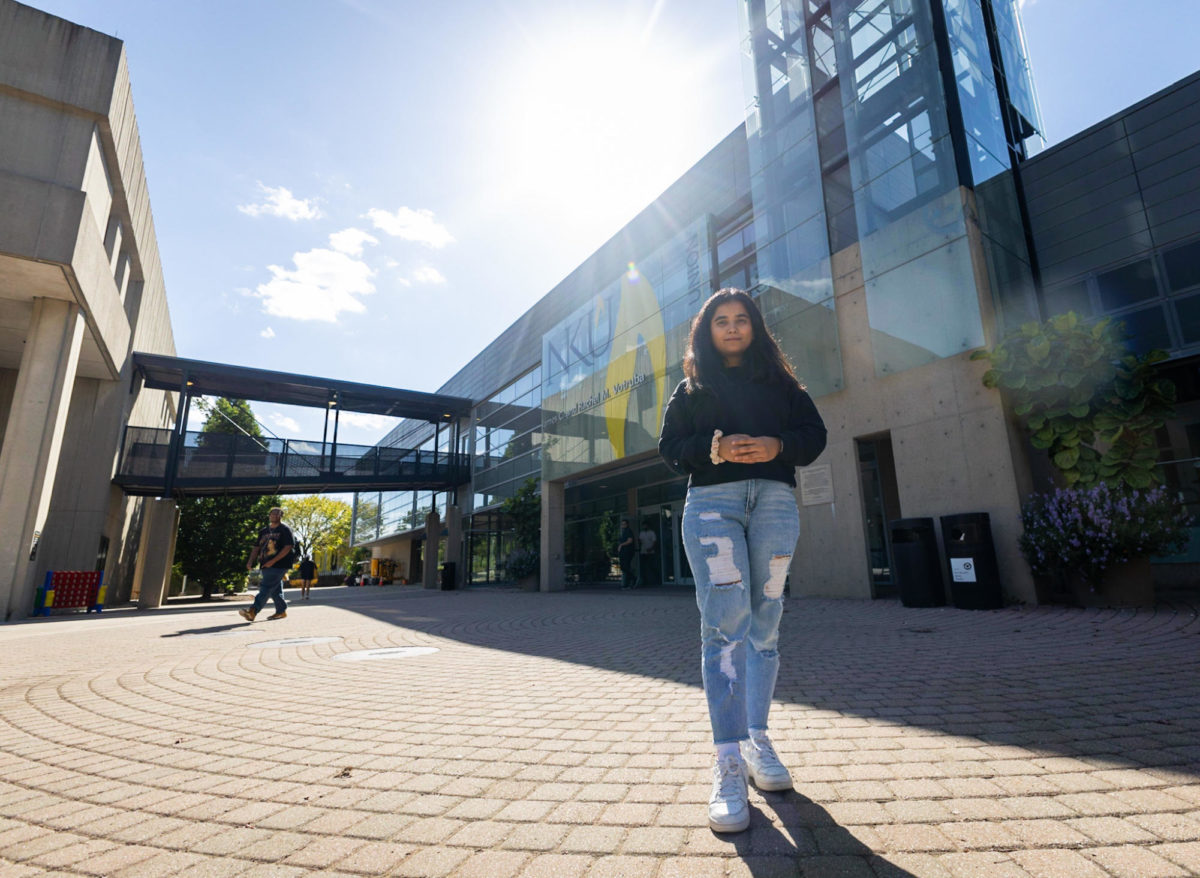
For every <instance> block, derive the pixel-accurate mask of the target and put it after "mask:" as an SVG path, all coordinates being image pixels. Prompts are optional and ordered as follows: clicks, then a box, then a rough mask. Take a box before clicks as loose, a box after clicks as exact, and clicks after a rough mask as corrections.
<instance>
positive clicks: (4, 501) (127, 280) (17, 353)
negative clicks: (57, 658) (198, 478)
mask: <svg viewBox="0 0 1200 878" xmlns="http://www.w3.org/2000/svg"><path fill="white" fill-rule="evenodd" d="M133 350H139V351H146V352H154V353H165V354H173V353H174V352H175V346H174V341H173V337H172V333H171V322H170V316H169V314H168V311H167V300H166V294H165V291H164V287H163V277H162V267H161V265H160V264H159V255H158V245H157V242H156V240H155V235H154V222H153V219H152V216H151V212H150V198H149V192H148V189H147V185H146V177H145V173H144V169H143V166H142V153H141V147H140V144H139V139H138V128H137V121H136V118H135V115H134V107H133V98H132V93H131V86H130V81H129V71H128V67H127V65H126V59H125V50H124V46H123V44H122V43H121V41H120V40H117V39H114V38H112V37H108V36H105V35H103V34H100V33H97V32H95V31H92V30H88V29H87V28H83V27H79V26H78V25H74V24H71V23H69V22H66V21H63V20H62V19H59V18H56V17H54V16H51V15H47V14H45V13H42V12H39V11H37V10H35V9H31V8H30V7H28V6H24V5H22V4H20V3H16V2H13V0H0V436H2V437H3V439H2V443H3V444H0V533H3V534H4V540H3V541H2V542H0V612H3V614H4V618H5V619H10V618H20V617H23V616H27V615H29V613H30V611H31V610H32V609H33V600H34V592H35V590H36V588H37V586H38V585H40V584H41V581H42V578H43V576H44V574H45V571H47V570H103V571H104V572H105V582H106V584H107V587H108V599H109V602H114V601H124V600H128V599H129V598H131V597H134V596H137V595H138V594H139V590H140V593H141V596H142V598H143V599H144V600H146V601H149V602H151V603H153V602H156V601H157V600H159V599H160V598H161V592H162V586H163V584H164V582H165V579H166V577H167V575H168V572H169V568H170V563H169V561H170V555H171V546H172V543H173V535H174V521H175V510H174V503H173V502H172V501H153V500H150V501H145V500H141V499H132V498H126V497H125V496H124V495H123V494H122V492H121V490H120V489H119V488H117V487H115V486H114V485H113V483H112V475H113V471H114V467H115V465H116V461H117V454H118V450H119V447H120V443H121V437H122V431H123V429H124V427H125V425H126V424H139V425H146V426H169V425H170V424H171V420H172V417H173V413H174V394H171V393H165V392H162V391H145V392H139V389H138V388H136V387H133V386H132V377H131V369H130V354H131V352H132V351H133ZM139 587H140V589H139Z"/></svg>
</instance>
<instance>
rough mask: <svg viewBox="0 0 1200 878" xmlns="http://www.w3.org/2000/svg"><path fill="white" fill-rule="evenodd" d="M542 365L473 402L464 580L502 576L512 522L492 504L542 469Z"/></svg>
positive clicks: (481, 580)
mask: <svg viewBox="0 0 1200 878" xmlns="http://www.w3.org/2000/svg"><path fill="white" fill-rule="evenodd" d="M541 405H542V369H541V366H538V367H536V368H534V369H532V370H530V371H529V372H526V373H525V374H524V375H522V376H521V377H520V378H518V379H517V380H516V381H514V382H512V383H511V384H509V385H507V386H506V387H504V388H503V389H502V390H500V391H498V392H497V393H495V394H493V395H492V396H491V397H489V398H488V399H487V400H485V401H484V402H481V403H480V404H479V405H478V406H476V407H475V431H474V432H475V435H474V446H475V447H474V452H473V455H474V456H473V463H472V467H473V475H472V481H473V483H474V491H475V496H474V503H473V506H472V509H473V510H474V511H473V512H472V514H471V517H470V520H469V521H468V522H467V523H466V533H465V537H466V541H467V558H468V559H469V561H468V563H469V564H470V570H469V572H468V574H467V575H468V578H469V581H470V582H475V583H488V582H497V581H501V580H503V579H505V573H504V569H503V566H502V565H503V562H504V559H505V558H507V557H508V555H509V553H510V552H512V550H513V544H512V540H513V535H512V526H511V524H510V523H509V522H508V521H507V520H506V517H505V516H504V515H502V514H501V513H500V512H499V511H498V510H497V509H496V508H495V507H496V506H497V504H499V503H501V502H503V501H504V500H505V499H507V498H508V497H511V496H513V494H515V493H516V492H517V489H518V488H520V487H521V485H523V484H524V483H525V481H526V480H528V479H530V478H533V479H540V478H541V474H542V409H541Z"/></svg>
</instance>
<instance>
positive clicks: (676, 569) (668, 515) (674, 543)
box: [638, 500, 695, 586]
mask: <svg viewBox="0 0 1200 878" xmlns="http://www.w3.org/2000/svg"><path fill="white" fill-rule="evenodd" d="M682 518H683V501H682V500H675V501H674V502H671V503H662V504H658V505H655V506H646V507H643V508H642V509H641V510H639V512H638V519H639V521H640V522H641V523H646V522H651V523H652V524H651V527H654V525H653V522H654V521H655V520H656V519H657V523H658V526H657V528H655V535H656V536H657V537H658V544H657V545H656V546H655V553H656V555H657V560H658V565H657V566H658V573H659V579H658V583H659V584H662V585H685V586H692V585H695V582H694V581H693V579H692V568H691V567H690V566H688V560H687V555H686V554H685V553H684V551H683V529H682V527H681V526H680V525H681V520H682Z"/></svg>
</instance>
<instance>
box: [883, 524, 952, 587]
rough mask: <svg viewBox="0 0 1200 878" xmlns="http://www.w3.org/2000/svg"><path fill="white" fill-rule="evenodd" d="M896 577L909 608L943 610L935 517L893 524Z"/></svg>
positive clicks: (893, 569) (894, 571) (893, 559)
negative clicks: (934, 526) (940, 608)
mask: <svg viewBox="0 0 1200 878" xmlns="http://www.w3.org/2000/svg"><path fill="white" fill-rule="evenodd" d="M890 530H891V537H892V575H893V577H894V578H895V580H896V586H897V588H898V589H899V590H900V603H902V604H903V605H904V606H906V607H942V606H945V605H946V590H945V588H944V587H943V586H942V562H941V559H940V558H939V557H938V547H937V533H936V532H935V531H934V529H933V519H932V518H898V519H896V520H895V521H893V522H891V524H890Z"/></svg>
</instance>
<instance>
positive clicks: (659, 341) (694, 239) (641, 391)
mask: <svg viewBox="0 0 1200 878" xmlns="http://www.w3.org/2000/svg"><path fill="white" fill-rule="evenodd" d="M708 240H709V221H708V218H707V217H705V218H703V219H700V220H697V221H696V222H694V223H692V225H691V226H689V227H688V228H686V229H684V230H683V231H682V232H680V233H679V234H678V235H676V236H675V237H673V238H672V239H671V240H670V241H668V242H667V243H666V244H664V245H662V246H661V247H658V248H657V249H655V250H653V251H651V252H650V253H648V254H642V255H638V256H637V260H636V261H635V262H630V263H629V266H628V268H627V269H626V270H625V271H623V272H621V274H620V275H619V276H618V277H615V278H613V279H612V280H611V281H609V282H608V283H606V284H602V285H599V287H598V289H597V290H596V292H595V294H594V295H593V296H592V297H591V298H590V299H589V301H587V302H586V303H585V304H583V305H582V306H580V307H579V308H577V309H576V310H575V311H574V312H573V313H572V314H571V315H570V316H569V317H567V318H566V319H565V320H563V321H561V322H560V323H558V324H557V325H556V326H554V327H553V328H552V329H551V330H550V331H549V332H547V333H546V334H545V335H544V336H543V337H542V407H543V416H542V417H543V422H542V427H543V430H544V432H545V436H546V439H545V446H544V447H545V456H544V459H543V467H542V472H543V478H545V479H562V478H566V477H569V476H572V475H574V474H576V473H579V472H582V471H584V470H587V469H591V468H593V467H596V466H599V465H602V464H607V463H612V462H613V461H617V460H621V459H623V458H625V457H629V456H630V455H633V454H638V453H641V452H645V451H651V450H653V449H654V448H656V447H657V445H658V433H659V430H660V429H661V426H662V413H663V409H664V408H665V407H666V402H667V398H668V397H669V395H670V392H671V390H673V389H674V386H675V383H676V382H678V381H679V380H680V379H681V378H682V377H683V370H682V366H681V362H682V360H683V352H684V348H685V346H686V344H687V333H688V328H689V325H690V322H691V319H692V317H693V316H695V314H696V311H697V310H698V309H699V307H700V304H701V302H703V301H704V299H705V298H706V297H707V296H708V295H709V294H710V292H711V289H712V288H711V286H710V279H711V259H710V252H709V246H708ZM740 240H741V239H740V238H739V242H740ZM737 261H738V260H737V259H736V254H732V256H731V262H732V263H736V262H737Z"/></svg>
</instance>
